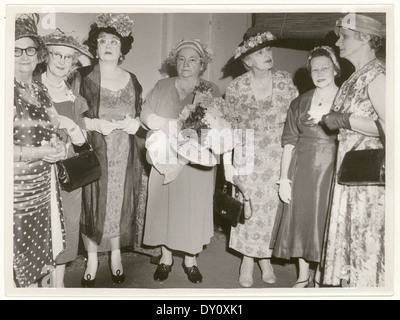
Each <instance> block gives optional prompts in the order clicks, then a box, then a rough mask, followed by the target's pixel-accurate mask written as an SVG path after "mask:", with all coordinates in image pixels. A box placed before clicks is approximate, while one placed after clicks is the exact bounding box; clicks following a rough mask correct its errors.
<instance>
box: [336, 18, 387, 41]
mask: <svg viewBox="0 0 400 320" xmlns="http://www.w3.org/2000/svg"><path fill="white" fill-rule="evenodd" d="M339 27H342V28H345V29H350V30H353V31H359V32H362V33H366V34H370V35H373V36H377V37H382V36H383V32H382V24H381V23H380V22H379V21H378V20H375V19H374V18H371V17H368V16H365V15H362V14H358V13H349V14H347V15H346V16H344V17H342V18H340V19H339V20H337V21H336V25H335V27H334V29H333V30H334V31H335V33H336V35H339Z"/></svg>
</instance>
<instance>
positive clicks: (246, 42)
mask: <svg viewBox="0 0 400 320" xmlns="http://www.w3.org/2000/svg"><path fill="white" fill-rule="evenodd" d="M277 43H278V40H277V38H276V37H275V36H274V35H273V34H272V33H271V32H269V31H265V29H263V28H261V27H251V28H249V29H248V30H247V31H246V33H245V34H244V35H243V41H242V42H241V43H240V44H239V46H238V47H237V48H236V51H235V56H234V58H235V59H243V58H244V57H245V56H247V55H249V54H250V53H253V52H256V51H258V50H260V49H262V48H264V47H270V46H275V45H276V44H277Z"/></svg>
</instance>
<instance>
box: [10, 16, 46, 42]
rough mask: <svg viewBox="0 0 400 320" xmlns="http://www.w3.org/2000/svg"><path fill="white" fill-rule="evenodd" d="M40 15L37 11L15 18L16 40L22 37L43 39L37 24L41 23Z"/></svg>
mask: <svg viewBox="0 0 400 320" xmlns="http://www.w3.org/2000/svg"><path fill="white" fill-rule="evenodd" d="M39 19H40V18H39V15H38V14H37V13H29V14H22V15H20V16H19V17H18V18H16V20H15V40H18V39H21V38H26V37H28V38H35V39H38V40H41V37H40V36H39V35H38V32H37V24H38V23H39Z"/></svg>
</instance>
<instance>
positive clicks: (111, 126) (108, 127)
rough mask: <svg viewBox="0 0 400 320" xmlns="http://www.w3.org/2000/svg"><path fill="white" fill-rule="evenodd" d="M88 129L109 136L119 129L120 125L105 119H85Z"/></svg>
mask: <svg viewBox="0 0 400 320" xmlns="http://www.w3.org/2000/svg"><path fill="white" fill-rule="evenodd" d="M84 120H85V125H86V129H87V130H90V131H96V132H98V133H101V134H103V135H105V136H107V135H109V134H110V133H111V132H113V131H114V130H115V129H118V126H119V124H118V123H116V122H111V121H108V120H104V119H89V118H84Z"/></svg>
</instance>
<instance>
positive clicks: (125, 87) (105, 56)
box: [73, 13, 144, 287]
mask: <svg viewBox="0 0 400 320" xmlns="http://www.w3.org/2000/svg"><path fill="white" fill-rule="evenodd" d="M132 28H133V20H131V19H130V17H129V16H128V15H126V14H116V13H107V14H99V15H98V16H97V17H96V21H95V22H94V23H93V24H92V25H91V28H90V31H89V36H88V40H87V44H88V46H89V50H90V52H91V53H92V54H93V56H95V60H94V64H93V65H91V66H88V67H84V68H81V69H79V73H78V76H77V77H75V79H74V81H73V86H74V87H77V88H79V93H80V94H81V95H82V96H83V97H84V98H85V99H86V101H87V103H88V107H89V110H88V111H87V112H85V114H84V116H85V118H84V121H85V127H86V130H88V136H89V137H90V140H91V142H92V145H93V148H94V151H95V153H96V155H97V157H98V159H99V161H100V165H101V172H102V175H101V178H100V180H99V181H96V182H94V183H92V184H90V185H88V186H85V187H84V188H83V195H82V197H83V209H84V210H83V212H82V217H81V224H80V225H81V233H82V235H83V239H84V244H85V247H86V250H87V252H88V261H87V266H86V269H85V272H84V275H83V279H82V286H83V287H93V286H94V285H95V278H96V273H97V269H98V259H97V254H98V252H111V253H110V269H111V278H112V281H113V282H114V283H115V284H121V283H122V282H123V281H124V279H125V275H124V269H123V264H122V257H121V248H123V247H126V246H131V245H133V244H134V242H135V241H136V240H137V239H136V238H137V232H136V223H135V221H136V217H137V213H138V210H139V205H140V201H141V196H142V191H143V188H142V175H143V171H144V166H143V162H142V159H143V158H144V157H143V154H142V152H144V151H143V150H144V138H143V137H139V133H140V132H141V130H140V127H141V124H140V121H139V120H138V117H139V116H140V111H141V102H142V97H141V94H142V86H141V85H140V83H139V81H138V80H137V78H136V76H135V75H134V74H132V73H130V72H128V71H126V70H124V69H123V68H121V67H120V64H121V63H122V61H123V60H124V57H125V55H126V54H128V52H129V51H130V49H131V48H132V43H133V37H132ZM138 130H139V132H138Z"/></svg>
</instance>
